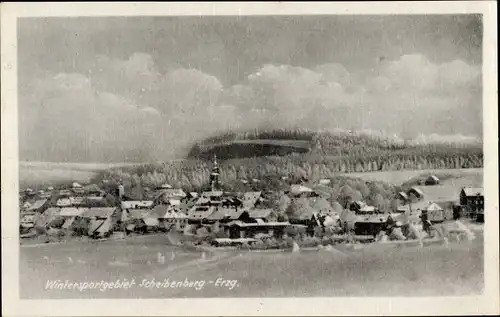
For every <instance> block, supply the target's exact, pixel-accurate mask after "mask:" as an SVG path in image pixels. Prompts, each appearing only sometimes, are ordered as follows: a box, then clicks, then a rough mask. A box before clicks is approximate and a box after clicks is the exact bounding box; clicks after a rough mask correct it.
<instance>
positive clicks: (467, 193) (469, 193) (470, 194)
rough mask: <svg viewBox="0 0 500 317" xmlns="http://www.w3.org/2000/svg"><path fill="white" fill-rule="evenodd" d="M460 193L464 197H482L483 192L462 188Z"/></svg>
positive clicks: (477, 189) (476, 189) (480, 189)
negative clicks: (462, 193)
mask: <svg viewBox="0 0 500 317" xmlns="http://www.w3.org/2000/svg"><path fill="white" fill-rule="evenodd" d="M462 191H463V192H464V194H465V196H466V197H473V196H484V190H483V189H482V188H473V187H464V188H463V189H462Z"/></svg>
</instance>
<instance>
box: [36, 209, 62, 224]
mask: <svg viewBox="0 0 500 317" xmlns="http://www.w3.org/2000/svg"><path fill="white" fill-rule="evenodd" d="M59 212H60V208H54V207H50V208H47V209H46V210H45V212H44V213H43V214H40V213H37V214H36V215H35V226H38V227H42V228H45V227H47V225H48V224H49V223H50V222H52V221H53V220H54V219H56V218H57V217H59Z"/></svg>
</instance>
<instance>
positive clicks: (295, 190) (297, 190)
mask: <svg viewBox="0 0 500 317" xmlns="http://www.w3.org/2000/svg"><path fill="white" fill-rule="evenodd" d="M288 194H289V195H291V196H294V197H316V196H318V194H317V193H316V192H314V190H312V189H311V188H309V187H307V186H304V185H301V184H294V185H292V186H290V191H289V192H288Z"/></svg>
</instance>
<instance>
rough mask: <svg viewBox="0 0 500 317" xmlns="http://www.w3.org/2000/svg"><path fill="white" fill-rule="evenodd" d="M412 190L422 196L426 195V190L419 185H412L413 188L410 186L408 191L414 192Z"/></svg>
mask: <svg viewBox="0 0 500 317" xmlns="http://www.w3.org/2000/svg"><path fill="white" fill-rule="evenodd" d="M412 191H413V192H416V193H417V194H419V195H420V196H423V195H424V192H423V191H422V190H421V189H420V188H418V187H412V188H410V190H409V191H408V192H412Z"/></svg>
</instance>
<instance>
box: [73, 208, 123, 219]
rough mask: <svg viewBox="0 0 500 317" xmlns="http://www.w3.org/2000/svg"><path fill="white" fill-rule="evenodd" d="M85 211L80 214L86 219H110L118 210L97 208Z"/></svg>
mask: <svg viewBox="0 0 500 317" xmlns="http://www.w3.org/2000/svg"><path fill="white" fill-rule="evenodd" d="M83 209H84V211H83V212H82V213H81V214H80V217H84V218H92V217H97V218H109V217H111V215H112V214H113V212H114V211H115V210H116V208H115V207H95V208H83Z"/></svg>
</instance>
